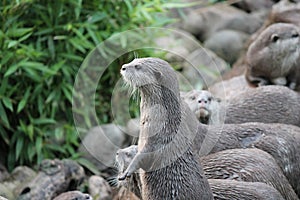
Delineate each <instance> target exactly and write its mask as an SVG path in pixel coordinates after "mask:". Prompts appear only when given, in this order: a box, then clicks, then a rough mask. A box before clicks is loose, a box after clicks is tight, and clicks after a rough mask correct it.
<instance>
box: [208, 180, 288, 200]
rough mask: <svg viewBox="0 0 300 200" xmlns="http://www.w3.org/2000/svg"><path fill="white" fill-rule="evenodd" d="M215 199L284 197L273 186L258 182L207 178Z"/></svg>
mask: <svg viewBox="0 0 300 200" xmlns="http://www.w3.org/2000/svg"><path fill="white" fill-rule="evenodd" d="M208 182H209V184H210V186H211V190H212V191H213V194H214V199H215V200H253V199H257V200H258V199H259V200H263V199H269V200H275V199H276V200H280V199H284V198H283V197H282V196H281V195H280V193H279V192H278V191H277V190H275V189H274V188H273V187H271V186H269V185H267V184H265V183H260V182H240V181H235V180H219V179H208Z"/></svg>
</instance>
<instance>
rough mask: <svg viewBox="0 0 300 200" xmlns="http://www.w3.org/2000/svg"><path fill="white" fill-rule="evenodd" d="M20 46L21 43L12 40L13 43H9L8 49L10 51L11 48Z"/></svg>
mask: <svg viewBox="0 0 300 200" xmlns="http://www.w3.org/2000/svg"><path fill="white" fill-rule="evenodd" d="M18 44H19V41H17V40H11V41H9V42H8V45H7V48H8V49H10V48H12V47H14V46H17V45H18Z"/></svg>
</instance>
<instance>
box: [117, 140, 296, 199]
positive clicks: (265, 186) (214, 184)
mask: <svg viewBox="0 0 300 200" xmlns="http://www.w3.org/2000/svg"><path fill="white" fill-rule="evenodd" d="M136 153H137V146H136V145H131V146H129V147H127V148H124V149H120V150H118V152H117V154H116V163H117V166H118V173H122V172H123V170H124V169H125V168H126V167H127V166H128V164H129V163H130V161H131V160H132V159H133V157H134V156H135V154H136ZM256 153H262V156H261V157H259V158H256V156H257V155H256ZM236 155H238V156H239V158H238V159H237V160H235V161H236V162H237V163H236V164H233V163H232V162H231V161H232V160H234V157H231V158H229V160H230V161H229V162H225V161H226V160H227V156H236ZM210 156H211V157H203V158H201V164H203V166H205V167H204V174H205V176H206V177H207V178H209V179H208V182H209V184H210V186H211V188H213V189H212V192H213V196H214V199H224V197H226V198H225V199H228V200H229V199H230V200H231V199H239V200H241V199H268V198H270V199H272V198H275V199H277V198H279V199H281V198H282V197H284V199H286V200H287V199H295V200H297V199H298V198H297V195H296V194H295V192H294V191H293V189H292V187H291V186H290V185H289V183H288V181H287V180H286V178H285V177H284V175H283V174H282V172H281V170H280V168H279V167H278V166H277V164H276V163H274V159H273V158H272V157H271V156H270V155H269V154H267V153H265V152H263V151H261V150H258V149H234V150H227V151H221V152H218V153H216V154H212V155H210ZM218 156H220V158H218ZM243 156H245V157H243ZM224 157H225V158H226V160H221V159H222V158H224ZM247 159H250V160H251V163H247ZM269 159H270V160H269ZM250 160H249V161H250ZM222 162H224V164H222ZM261 162H263V163H261ZM211 163H215V164H216V165H217V167H214V166H213V165H211ZM212 178H215V179H212ZM217 179H229V180H217ZM233 179H235V180H238V181H235V180H233ZM244 181H246V182H244ZM117 182H118V186H123V187H125V188H127V189H129V190H130V191H131V192H133V193H134V194H135V195H136V196H138V197H139V198H141V193H140V192H141V182H140V178H139V173H135V174H133V175H132V177H130V179H127V180H119V181H117ZM273 187H274V188H275V189H277V190H275V189H274V188H273ZM257 190H259V191H258V192H257ZM267 191H270V197H268V195H266V194H267V193H266V192H267ZM278 191H280V192H281V194H280V193H278ZM221 197H223V198H221Z"/></svg>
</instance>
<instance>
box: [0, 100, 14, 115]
mask: <svg viewBox="0 0 300 200" xmlns="http://www.w3.org/2000/svg"><path fill="white" fill-rule="evenodd" d="M2 102H3V104H4V106H5V107H6V108H8V109H9V110H10V111H12V112H13V111H14V109H13V106H12V103H11V99H9V98H7V97H3V99H2Z"/></svg>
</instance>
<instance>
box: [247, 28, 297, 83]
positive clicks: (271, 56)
mask: <svg viewBox="0 0 300 200" xmlns="http://www.w3.org/2000/svg"><path fill="white" fill-rule="evenodd" d="M299 36H300V29H299V28H298V27H297V26H295V25H293V24H287V23H276V24H273V25H270V26H269V27H267V28H266V29H265V30H264V31H262V32H261V34H260V35H259V36H258V37H257V39H256V40H255V41H254V42H252V44H251V45H250V46H249V49H248V51H247V55H246V59H247V63H248V66H249V71H250V75H252V76H256V77H261V78H270V79H274V78H278V77H285V76H287V75H288V73H290V71H291V68H293V67H294V66H295V65H296V63H299V62H300V37H299ZM269 81H270V80H269Z"/></svg>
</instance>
